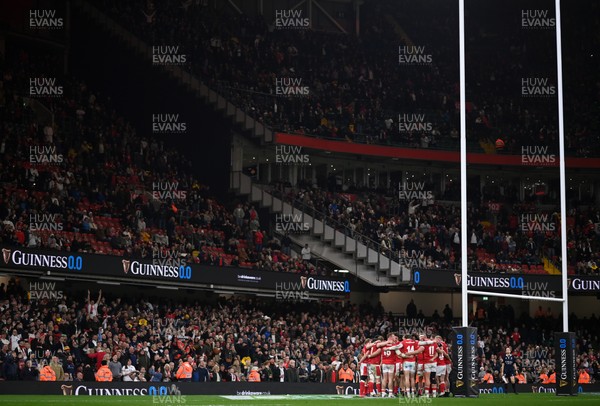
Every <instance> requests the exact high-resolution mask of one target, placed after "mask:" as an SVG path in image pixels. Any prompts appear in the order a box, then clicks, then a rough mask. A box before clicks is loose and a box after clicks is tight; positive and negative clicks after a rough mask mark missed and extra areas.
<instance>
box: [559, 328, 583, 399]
mask: <svg viewBox="0 0 600 406" xmlns="http://www.w3.org/2000/svg"><path fill="white" fill-rule="evenodd" d="M554 349H555V351H554V353H555V357H556V359H555V361H556V394H557V395H562V396H565V395H570V396H575V395H577V393H578V390H577V385H578V384H577V377H578V375H577V362H576V361H577V360H576V357H577V341H576V339H575V333H554Z"/></svg>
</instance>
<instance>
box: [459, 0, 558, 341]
mask: <svg viewBox="0 0 600 406" xmlns="http://www.w3.org/2000/svg"><path fill="white" fill-rule="evenodd" d="M458 8H459V10H458V30H459V66H460V77H459V83H460V212H461V213H460V218H461V237H460V238H461V241H460V242H461V275H462V278H461V285H462V286H461V291H462V295H461V304H462V312H461V313H462V326H463V327H468V326H469V311H468V306H469V293H471V294H475V295H486V296H493V297H507V298H516V299H528V300H543V301H548V302H561V303H562V305H563V306H562V313H563V332H568V331H569V294H568V293H569V292H568V283H567V277H568V267H567V207H566V200H567V199H566V176H565V133H564V110H563V76H562V42H561V25H560V23H561V19H560V0H555V10H556V20H555V21H556V23H555V29H556V64H557V99H558V136H559V137H558V139H559V142H558V143H559V171H560V231H561V238H560V241H561V277H562V298H548V297H535V296H525V295H515V294H508V293H494V292H484V291H477V290H469V288H468V272H467V266H468V261H467V254H468V251H467V250H468V244H467V241H468V233H467V226H468V221H467V220H468V215H467V121H466V74H465V0H458Z"/></svg>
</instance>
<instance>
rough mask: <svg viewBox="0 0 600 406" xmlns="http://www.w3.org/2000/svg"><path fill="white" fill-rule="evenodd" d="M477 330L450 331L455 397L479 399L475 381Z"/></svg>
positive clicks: (469, 328) (462, 328)
mask: <svg viewBox="0 0 600 406" xmlns="http://www.w3.org/2000/svg"><path fill="white" fill-rule="evenodd" d="M477 373H478V370H477V328H475V327H454V328H453V329H452V378H451V379H450V380H451V381H453V382H454V384H453V387H454V390H453V393H454V396H456V397H469V398H477V397H479V388H478V379H477Z"/></svg>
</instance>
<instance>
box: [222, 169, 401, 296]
mask: <svg viewBox="0 0 600 406" xmlns="http://www.w3.org/2000/svg"><path fill="white" fill-rule="evenodd" d="M231 184H232V188H233V189H234V190H235V191H236V192H237V193H238V194H240V195H245V196H247V197H248V200H249V201H251V202H254V203H256V204H259V205H260V206H261V207H264V208H267V209H268V210H269V211H270V212H271V213H274V214H284V215H290V216H296V218H301V221H302V222H303V223H305V224H308V229H309V232H308V233H305V234H290V235H289V236H290V239H291V240H292V242H293V243H294V244H298V245H300V246H304V245H305V244H308V246H309V247H310V249H311V252H312V253H313V254H315V255H317V256H319V257H321V258H323V259H325V260H327V261H329V262H331V263H332V264H333V265H335V266H336V267H337V268H338V269H346V270H348V271H349V272H350V273H351V274H354V275H356V276H357V277H358V278H360V279H362V280H364V281H365V282H367V283H369V284H371V285H374V286H381V287H385V286H397V285H399V284H408V283H409V282H410V279H411V275H410V274H411V272H410V270H409V269H408V268H406V267H401V266H400V264H399V263H398V261H395V260H392V259H390V258H389V257H388V256H386V255H384V254H383V253H382V252H380V251H379V250H380V245H379V244H369V243H367V242H365V241H366V240H367V239H366V238H361V236H358V235H356V234H355V235H354V237H351V236H350V235H349V233H348V232H344V231H346V230H342V229H341V227H334V226H333V225H332V224H330V221H329V220H328V218H327V216H325V215H322V214H320V213H315V212H311V213H309V210H308V209H305V210H302V209H300V208H299V207H297V206H294V205H292V204H291V203H289V202H287V201H284V199H281V198H280V197H278V196H277V193H276V192H271V191H269V190H267V189H266V188H265V187H263V186H261V185H257V184H254V183H253V182H252V179H251V178H250V177H249V176H247V175H245V174H243V173H241V172H234V173H232V179H231Z"/></svg>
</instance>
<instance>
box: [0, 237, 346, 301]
mask: <svg viewBox="0 0 600 406" xmlns="http://www.w3.org/2000/svg"><path fill="white" fill-rule="evenodd" d="M0 267H1V268H3V269H5V270H8V271H10V270H20V271H38V272H39V271H42V272H51V273H52V274H58V275H64V276H67V277H68V276H82V277H93V276H97V277H98V278H97V279H100V278H102V277H118V278H120V279H126V280H130V281H131V282H133V283H135V282H140V283H144V282H145V283H148V282H152V283H156V282H160V281H162V282H165V283H169V282H171V283H175V282H176V283H189V284H203V285H206V284H209V285H210V284H213V285H220V286H231V287H243V288H256V289H267V290H272V291H276V292H279V293H281V294H282V295H285V294H286V293H289V296H290V298H291V297H292V296H295V297H298V296H299V295H297V294H296V293H298V292H304V293H314V294H319V295H325V296H341V295H346V294H348V293H350V281H349V280H347V279H336V278H333V277H322V276H305V275H300V274H296V273H291V272H268V271H256V270H252V269H245V268H236V267H219V266H210V265H203V264H195V263H187V264H185V265H168V264H166V263H160V264H157V263H153V262H152V259H130V258H123V257H117V256H113V255H97V254H87V253H71V252H65V251H41V250H31V249H27V248H20V247H5V246H4V247H2V262H1V263H0ZM292 294H294V295H292Z"/></svg>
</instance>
